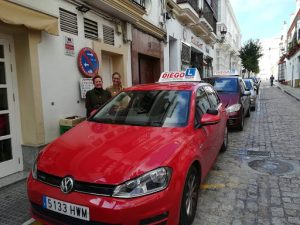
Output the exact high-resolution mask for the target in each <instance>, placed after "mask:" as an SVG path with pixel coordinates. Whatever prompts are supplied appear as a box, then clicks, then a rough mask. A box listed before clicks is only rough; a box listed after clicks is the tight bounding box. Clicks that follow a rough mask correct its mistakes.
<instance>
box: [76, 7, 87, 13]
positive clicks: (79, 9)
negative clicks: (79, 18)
mask: <svg viewBox="0 0 300 225" xmlns="http://www.w3.org/2000/svg"><path fill="white" fill-rule="evenodd" d="M76 9H77V10H78V11H80V12H82V13H86V12H88V11H90V8H89V7H87V6H85V5H80V6H77V7H76Z"/></svg>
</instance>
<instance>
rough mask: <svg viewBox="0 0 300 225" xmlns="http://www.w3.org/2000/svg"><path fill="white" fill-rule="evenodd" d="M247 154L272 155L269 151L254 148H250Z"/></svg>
mask: <svg viewBox="0 0 300 225" xmlns="http://www.w3.org/2000/svg"><path fill="white" fill-rule="evenodd" d="M247 155H249V156H270V152H269V151H252V150H248V151H247Z"/></svg>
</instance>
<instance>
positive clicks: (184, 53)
mask: <svg viewBox="0 0 300 225" xmlns="http://www.w3.org/2000/svg"><path fill="white" fill-rule="evenodd" d="M181 61H182V62H184V63H190V62H191V47H190V46H188V45H186V44H184V43H182V49H181Z"/></svg>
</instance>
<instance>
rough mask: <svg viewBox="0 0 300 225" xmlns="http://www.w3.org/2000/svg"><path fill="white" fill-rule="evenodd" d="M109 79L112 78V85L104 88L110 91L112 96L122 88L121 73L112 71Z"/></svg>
mask: <svg viewBox="0 0 300 225" xmlns="http://www.w3.org/2000/svg"><path fill="white" fill-rule="evenodd" d="M111 79H112V82H113V85H111V86H109V87H108V88H106V90H107V91H109V92H110V94H111V96H112V97H114V96H116V95H117V94H118V93H119V92H121V91H122V90H123V87H122V82H121V75H120V74H119V73H118V72H114V73H113V74H112V75H111Z"/></svg>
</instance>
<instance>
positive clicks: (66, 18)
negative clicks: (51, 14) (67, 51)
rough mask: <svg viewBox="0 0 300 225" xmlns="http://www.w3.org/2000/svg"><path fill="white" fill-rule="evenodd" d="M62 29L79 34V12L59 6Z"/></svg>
mask: <svg viewBox="0 0 300 225" xmlns="http://www.w3.org/2000/svg"><path fill="white" fill-rule="evenodd" d="M59 20H60V30H61V31H64V32H67V33H70V34H75V35H78V26H77V14H75V13H72V12H69V11H67V10H65V9H62V8H59Z"/></svg>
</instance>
